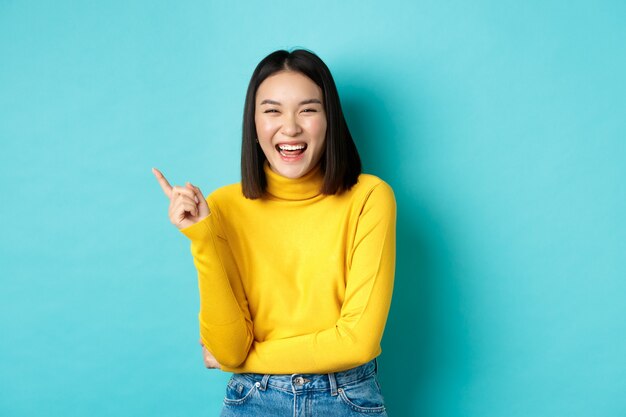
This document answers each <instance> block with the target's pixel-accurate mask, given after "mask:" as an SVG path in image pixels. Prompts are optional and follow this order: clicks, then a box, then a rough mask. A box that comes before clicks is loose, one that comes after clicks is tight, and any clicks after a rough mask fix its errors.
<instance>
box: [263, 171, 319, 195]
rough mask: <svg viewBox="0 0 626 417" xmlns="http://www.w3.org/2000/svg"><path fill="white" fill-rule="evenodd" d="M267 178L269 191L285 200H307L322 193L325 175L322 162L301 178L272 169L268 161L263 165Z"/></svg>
mask: <svg viewBox="0 0 626 417" xmlns="http://www.w3.org/2000/svg"><path fill="white" fill-rule="evenodd" d="M263 169H264V170H265V178H267V192H268V193H269V194H270V195H272V196H274V197H276V198H280V199H283V200H292V201H298V200H307V199H309V198H313V197H316V196H318V195H320V194H321V189H322V184H323V183H324V175H323V174H322V169H321V167H320V164H317V166H316V167H315V168H313V169H312V170H311V171H309V172H308V173H307V174H306V175H305V176H303V177H300V178H294V179H292V178H286V177H283V176H282V175H279V174H277V173H276V172H274V171H272V169H271V168H270V166H269V164H268V163H267V161H266V162H265V165H264V166H263Z"/></svg>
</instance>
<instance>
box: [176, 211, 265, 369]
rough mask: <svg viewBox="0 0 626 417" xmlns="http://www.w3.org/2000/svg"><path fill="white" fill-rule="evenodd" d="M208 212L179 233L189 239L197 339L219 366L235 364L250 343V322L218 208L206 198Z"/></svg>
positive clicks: (236, 364) (244, 297) (241, 360)
mask: <svg viewBox="0 0 626 417" xmlns="http://www.w3.org/2000/svg"><path fill="white" fill-rule="evenodd" d="M207 202H208V204H209V208H210V210H211V214H209V216H208V217H206V218H205V219H203V220H201V221H200V222H198V223H196V224H194V225H192V226H189V227H187V228H184V229H182V230H181V232H182V233H183V234H184V235H185V236H187V237H188V238H189V239H190V240H191V253H192V255H193V260H194V264H195V266H196V269H197V270H198V288H199V291H200V312H199V314H198V319H199V324H200V338H201V339H202V342H203V344H204V346H205V347H206V348H207V349H208V350H209V352H211V353H212V354H213V356H215V359H216V360H217V361H218V362H219V363H220V364H221V365H223V366H230V367H236V366H239V365H240V364H241V363H242V362H243V361H244V360H245V359H246V357H247V356H248V351H249V349H250V346H251V344H252V339H253V331H252V321H251V319H250V313H249V310H248V303H247V300H246V296H245V293H244V290H243V286H242V284H241V279H240V277H239V273H238V270H237V267H236V264H235V262H234V260H233V256H232V252H231V250H230V246H229V245H228V241H227V240H226V239H225V238H224V234H223V232H222V229H221V227H220V221H219V211H218V209H217V207H216V206H215V204H214V203H213V202H211V201H210V199H207Z"/></svg>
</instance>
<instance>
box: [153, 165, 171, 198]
mask: <svg viewBox="0 0 626 417" xmlns="http://www.w3.org/2000/svg"><path fill="white" fill-rule="evenodd" d="M152 173H153V174H154V176H155V177H156V179H157V181H158V182H159V185H160V186H161V188H162V189H163V192H164V193H165V195H166V196H167V198H170V197H171V196H172V186H171V185H170V183H169V182H167V180H166V179H165V176H164V175H163V174H161V171H159V170H158V169H156V168H152Z"/></svg>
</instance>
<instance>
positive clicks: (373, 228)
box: [222, 182, 396, 373]
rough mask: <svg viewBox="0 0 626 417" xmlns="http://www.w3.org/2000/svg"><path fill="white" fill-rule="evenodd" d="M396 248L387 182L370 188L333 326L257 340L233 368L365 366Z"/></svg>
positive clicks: (374, 351)
mask: <svg viewBox="0 0 626 417" xmlns="http://www.w3.org/2000/svg"><path fill="white" fill-rule="evenodd" d="M395 252H396V203H395V198H394V195H393V191H392V189H391V187H389V185H387V184H386V183H384V182H380V183H379V184H377V185H376V186H374V188H373V189H372V190H371V192H370V195H369V197H368V198H367V200H366V201H365V204H364V206H363V210H362V212H361V214H360V216H359V220H358V226H357V230H356V235H355V239H354V245H353V247H352V250H351V252H350V254H349V256H348V265H347V267H348V275H347V279H346V292H345V298H344V302H343V304H342V307H341V314H340V317H339V319H338V320H337V322H336V323H335V325H334V326H333V327H331V328H328V329H324V330H321V331H317V332H315V333H310V334H304V335H300V336H296V337H290V338H285V339H278V340H270V341H264V342H254V343H253V344H252V347H251V349H250V351H249V353H248V357H247V359H246V361H245V362H244V363H243V364H242V365H241V366H240V367H239V368H228V367H222V369H223V370H226V371H230V372H264V371H265V370H267V369H272V373H294V372H298V373H326V372H334V371H340V370H344V369H349V368H352V367H355V366H358V365H361V364H363V363H365V362H367V361H369V360H371V359H373V358H375V357H376V356H378V355H379V354H380V341H381V339H382V335H383V330H384V328H385V322H386V321H387V315H388V312H389V306H390V304H391V295H392V292H393V278H394V270H395Z"/></svg>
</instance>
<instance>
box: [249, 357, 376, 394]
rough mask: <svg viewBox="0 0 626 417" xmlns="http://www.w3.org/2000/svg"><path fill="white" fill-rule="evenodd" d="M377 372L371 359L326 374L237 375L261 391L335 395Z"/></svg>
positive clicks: (374, 360) (373, 360)
mask: <svg viewBox="0 0 626 417" xmlns="http://www.w3.org/2000/svg"><path fill="white" fill-rule="evenodd" d="M377 370H378V364H377V362H376V359H372V360H371V361H369V362H367V363H365V364H363V365H360V366H357V367H355V368H352V369H348V370H346V371H341V372H332V373H328V374H291V375H273V374H266V375H264V374H252V373H244V374H239V376H240V377H243V378H246V379H248V380H250V381H252V382H253V383H254V384H255V385H256V386H257V387H259V388H260V389H261V390H265V389H266V388H267V387H268V386H270V387H272V388H276V389H279V390H283V391H288V392H297V391H328V390H330V392H331V394H332V395H337V389H339V388H341V387H342V386H345V385H349V384H353V383H355V382H358V381H360V380H362V379H365V378H368V377H370V376H372V375H374V374H376V372H377Z"/></svg>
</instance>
